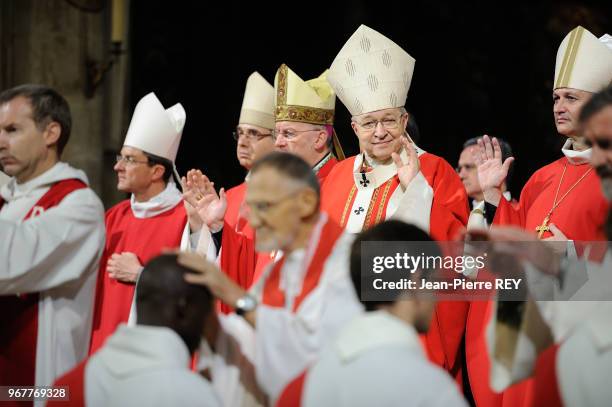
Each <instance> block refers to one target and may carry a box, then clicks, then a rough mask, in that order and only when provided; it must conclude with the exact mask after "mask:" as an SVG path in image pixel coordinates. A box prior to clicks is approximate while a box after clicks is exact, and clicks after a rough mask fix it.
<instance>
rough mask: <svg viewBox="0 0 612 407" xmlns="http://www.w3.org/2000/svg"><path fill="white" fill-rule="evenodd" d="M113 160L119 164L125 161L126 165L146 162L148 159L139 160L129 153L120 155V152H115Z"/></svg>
mask: <svg viewBox="0 0 612 407" xmlns="http://www.w3.org/2000/svg"><path fill="white" fill-rule="evenodd" d="M115 160H116V161H117V164H119V163H120V162H123V163H125V164H126V165H128V164H129V165H134V164H148V163H149V161H148V160H147V161H139V160H137V159H135V158H134V157H132V156H131V155H121V154H117V155H116V156H115Z"/></svg>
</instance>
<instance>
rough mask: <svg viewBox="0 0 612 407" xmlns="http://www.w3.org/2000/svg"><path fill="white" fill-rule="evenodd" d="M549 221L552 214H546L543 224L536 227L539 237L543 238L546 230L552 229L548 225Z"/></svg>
mask: <svg viewBox="0 0 612 407" xmlns="http://www.w3.org/2000/svg"><path fill="white" fill-rule="evenodd" d="M548 222H550V215H546V217H545V218H544V221H543V222H542V224H541V225H540V226H538V227H537V228H536V232H538V239H541V238H542V236H544V232H548V231H549V230H550V228H549V227H548Z"/></svg>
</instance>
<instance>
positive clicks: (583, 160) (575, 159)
mask: <svg viewBox="0 0 612 407" xmlns="http://www.w3.org/2000/svg"><path fill="white" fill-rule="evenodd" d="M592 151H593V149H592V148H587V149H586V150H584V151H576V150H573V149H572V139H571V138H568V139H567V140H565V144H563V147H562V148H561V152H562V153H563V155H564V156H565V157H567V161H569V163H570V164H572V165H581V164H588V163H589V162H590V161H591V153H592Z"/></svg>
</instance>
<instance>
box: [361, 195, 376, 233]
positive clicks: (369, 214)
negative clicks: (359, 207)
mask: <svg viewBox="0 0 612 407" xmlns="http://www.w3.org/2000/svg"><path fill="white" fill-rule="evenodd" d="M379 192H380V187H378V188H376V189H375V190H374V193H373V194H372V199H371V200H370V205H369V206H368V212H367V213H366V218H365V221H364V222H363V225H362V226H361V230H363V229H364V228H365V227H367V226H368V225H369V224H370V218H371V217H372V212H373V211H374V204H375V203H376V198H378V194H379Z"/></svg>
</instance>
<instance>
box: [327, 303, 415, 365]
mask: <svg viewBox="0 0 612 407" xmlns="http://www.w3.org/2000/svg"><path fill="white" fill-rule="evenodd" d="M334 345H335V350H336V352H337V353H338V355H339V356H340V359H341V361H342V362H348V361H350V360H351V359H354V358H356V357H359V356H360V355H361V354H362V353H365V352H367V351H369V350H370V349H374V348H381V347H385V346H389V345H394V346H404V347H406V348H408V349H410V350H411V351H413V352H414V353H416V354H419V355H421V356H423V357H424V353H423V349H422V347H421V346H422V345H421V343H420V340H419V337H418V335H417V333H416V330H415V329H414V327H412V325H409V324H407V323H406V322H404V321H402V320H400V319H399V318H397V317H395V316H393V315H391V314H390V313H388V312H386V311H373V312H366V313H364V314H361V315H359V316H357V317H356V318H354V319H353V320H352V321H351V322H349V323H348V324H347V325H346V327H345V328H344V329H342V331H341V332H340V334H339V335H338V337H337V339H336V340H335V342H334Z"/></svg>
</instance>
